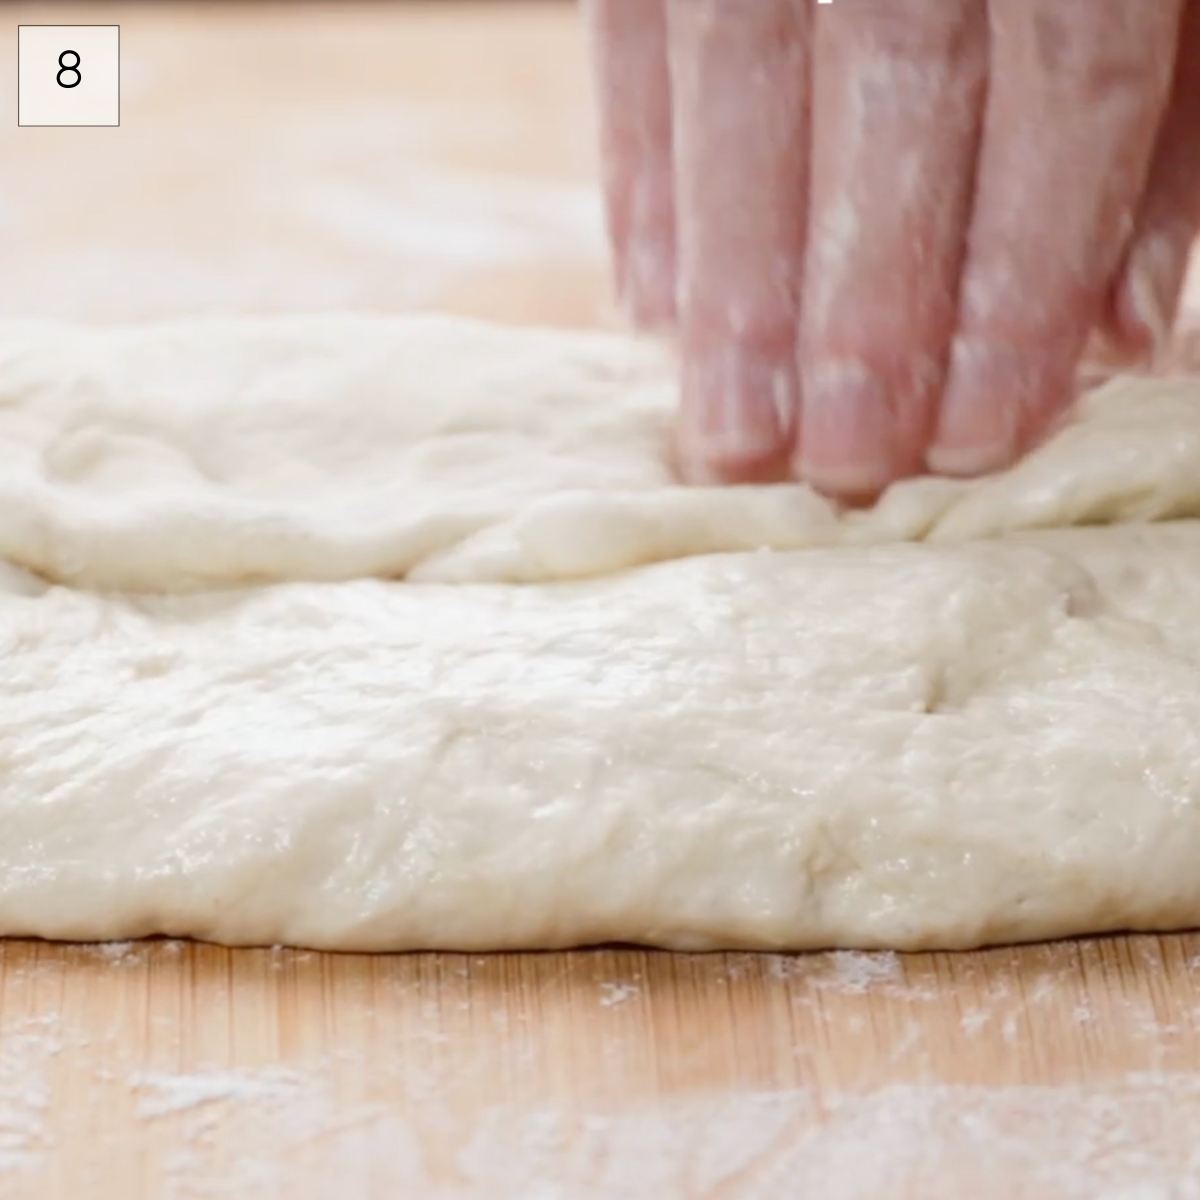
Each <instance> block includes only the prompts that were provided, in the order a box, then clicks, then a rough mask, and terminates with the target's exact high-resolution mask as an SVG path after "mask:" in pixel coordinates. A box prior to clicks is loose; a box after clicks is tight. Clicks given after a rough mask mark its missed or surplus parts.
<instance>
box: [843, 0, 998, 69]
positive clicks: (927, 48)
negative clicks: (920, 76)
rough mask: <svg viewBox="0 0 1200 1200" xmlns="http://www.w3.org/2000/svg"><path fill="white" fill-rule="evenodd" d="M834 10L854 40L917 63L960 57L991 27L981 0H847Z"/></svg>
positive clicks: (874, 49)
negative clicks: (986, 20)
mask: <svg viewBox="0 0 1200 1200" xmlns="http://www.w3.org/2000/svg"><path fill="white" fill-rule="evenodd" d="M828 12H829V14H830V17H831V19H832V22H838V23H840V24H841V25H842V32H843V33H844V36H845V37H847V38H848V39H850V40H851V41H853V42H854V43H856V44H858V45H861V46H863V47H864V48H865V49H869V50H870V51H871V52H873V53H875V54H880V55H883V56H886V57H887V58H890V59H896V60H901V61H911V62H915V63H923V62H945V61H947V60H952V59H956V58H960V57H962V56H963V55H964V54H965V53H967V52H968V51H969V50H970V49H971V48H973V47H975V46H977V45H979V42H980V35H981V34H982V33H983V32H984V31H985V28H986V26H985V16H986V14H985V10H984V8H983V6H982V5H981V4H980V3H979V2H978V0H936V2H935V3H933V4H930V3H929V2H928V0H842V5H841V7H840V8H839V6H837V5H831V6H830V7H829V9H828ZM835 12H836V14H837V15H836V16H835V15H834V14H835Z"/></svg>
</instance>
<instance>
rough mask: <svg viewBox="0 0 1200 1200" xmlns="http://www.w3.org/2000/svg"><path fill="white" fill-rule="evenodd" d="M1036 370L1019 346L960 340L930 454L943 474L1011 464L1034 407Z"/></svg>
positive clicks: (965, 473) (972, 473) (967, 473)
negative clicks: (1025, 416) (1024, 416)
mask: <svg viewBox="0 0 1200 1200" xmlns="http://www.w3.org/2000/svg"><path fill="white" fill-rule="evenodd" d="M1037 384H1038V378H1037V375H1036V372H1034V371H1032V370H1031V369H1030V367H1029V366H1028V363H1027V360H1025V359H1023V358H1022V356H1021V355H1019V354H1018V353H1017V352H1016V351H1015V350H1014V349H1012V348H1011V347H1008V346H996V345H993V344H991V343H987V342H980V341H974V340H970V339H964V338H960V339H959V340H958V341H956V342H955V343H954V347H953V349H952V351H951V356H950V372H949V375H948V377H947V383H946V390H945V394H944V397H943V400H942V412H941V417H940V419H939V422H938V427H937V432H936V434H935V435H934V439H933V444H932V445H931V446H930V448H929V452H928V453H927V454H926V456H925V461H926V463H927V464H928V466H929V469H930V470H931V471H932V472H934V474H937V475H955V476H965V477H971V476H975V475H986V474H988V473H989V472H991V471H996V470H999V469H1000V468H1002V467H1006V466H1008V465H1009V464H1010V463H1011V462H1012V460H1013V458H1014V457H1015V456H1016V451H1017V445H1018V438H1019V436H1020V431H1019V429H1018V422H1019V419H1020V414H1021V413H1022V412H1028V411H1031V410H1032V408H1033V405H1034V399H1035V394H1036V391H1037Z"/></svg>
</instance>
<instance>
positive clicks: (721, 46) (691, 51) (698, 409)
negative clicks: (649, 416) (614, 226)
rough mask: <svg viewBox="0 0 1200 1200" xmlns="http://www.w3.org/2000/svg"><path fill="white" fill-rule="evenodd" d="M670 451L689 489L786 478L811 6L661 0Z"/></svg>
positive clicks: (763, 0) (799, 1) (773, 0)
mask: <svg viewBox="0 0 1200 1200" xmlns="http://www.w3.org/2000/svg"><path fill="white" fill-rule="evenodd" d="M667 14H668V30H669V37H670V55H671V82H672V94H673V100H674V105H673V107H674V120H675V186H676V219H677V227H678V247H679V326H680V344H681V351H682V355H683V393H682V409H681V414H680V434H679V453H680V459H681V462H682V464H683V467H684V471H685V473H686V474H688V475H689V476H690V477H691V478H692V479H693V480H695V481H697V482H701V481H712V480H722V481H731V482H732V481H744V480H753V479H764V478H772V477H776V476H778V475H780V474H783V473H785V472H786V470H787V464H788V457H789V452H790V448H791V443H792V439H793V437H794V434H795V426H796V419H797V412H798V391H797V382H796V330H797V304H798V293H799V280H800V272H801V267H802V262H803V253H804V219H805V205H806V192H807V184H808V177H807V169H806V162H807V138H808V120H807V95H806V92H807V88H806V76H807V39H808V33H809V24H810V22H809V6H808V0H669V3H668V9H667Z"/></svg>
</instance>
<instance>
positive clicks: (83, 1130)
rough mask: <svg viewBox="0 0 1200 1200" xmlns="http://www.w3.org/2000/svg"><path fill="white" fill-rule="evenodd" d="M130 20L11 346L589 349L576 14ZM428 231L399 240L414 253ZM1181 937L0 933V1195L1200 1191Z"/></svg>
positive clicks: (1194, 965)
mask: <svg viewBox="0 0 1200 1200" xmlns="http://www.w3.org/2000/svg"><path fill="white" fill-rule="evenodd" d="M103 8H104V15H103V17H100V16H98V15H97V8H96V6H94V5H82V4H73V5H72V4H56V3H41V4H16V5H9V6H8V7H7V8H6V10H5V12H6V13H7V14H8V16H9V18H10V22H9V24H8V25H7V26H5V27H3V28H0V64H2V65H0V70H3V71H4V72H6V73H7V72H8V71H10V70H11V65H10V64H12V62H13V61H14V58H13V49H14V34H15V25H16V23H17V22H18V21H31V22H37V23H64V24H69V23H71V22H72V21H80V20H84V21H90V20H104V21H118V22H119V23H120V24H121V25H122V43H123V46H124V48H125V54H126V64H125V78H126V94H125V98H124V104H123V112H122V127H121V128H120V129H119V130H28V129H22V130H18V129H17V128H16V126H15V114H14V113H13V112H12V111H11V108H10V107H4V106H11V104H12V96H13V95H14V94H15V88H13V87H10V86H7V85H8V84H9V83H10V82H11V80H9V79H8V78H7V75H6V77H5V79H4V81H3V82H4V84H5V86H3V87H0V161H3V162H4V164H5V170H4V176H3V179H0V263H2V264H3V270H2V273H0V280H2V284H0V315H29V314H35V315H44V316H59V317H73V318H80V319H86V320H90V321H100V322H115V321H128V320H135V319H145V318H152V317H158V316H164V315H175V314H178V313H185V312H193V311H197V310H202V311H214V310H250V311H313V310H317V309H327V308H359V309H383V310H391V309H397V308H404V307H413V306H418V307H421V306H423V307H435V306H436V307H446V308H453V309H457V310H459V311H465V312H469V313H475V314H478V315H483V316H490V317H495V318H499V319H507V320H515V321H530V320H537V321H549V322H562V323H567V324H592V323H595V322H596V321H597V320H601V319H605V318H606V300H605V290H604V269H603V263H602V254H601V248H602V243H601V239H600V223H599V211H598V207H597V206H596V204H595V198H594V194H593V192H592V190H591V181H592V179H593V172H594V164H593V162H592V151H591V137H590V119H591V118H590V114H589V112H588V101H587V88H586V72H585V68H584V62H583V55H582V52H581V48H580V46H579V40H578V36H577V28H576V19H575V14H574V13H573V12H572V10H571V7H570V6H569V5H565V4H563V5H555V4H551V3H526V4H499V3H477V4H448V3H440V4H421V5H403V4H392V5H384V4H378V5H364V4H350V3H346V4H338V5H315V4H314V5H304V6H299V7H293V6H287V5H263V4H243V5H233V4H198V5H171V4H155V5H150V4H111V5H105V6H103ZM413 230H416V231H417V234H418V235H419V236H416V237H414V236H413V235H412V231H413ZM1198 983H1200V937H1196V936H1180V937H1171V938H1145V937H1139V938H1112V939H1104V940H1097V941H1086V942H1081V943H1077V944H1076V943H1067V944H1062V945H1055V946H1044V947H1027V948H1023V949H1015V950H996V951H990V952H987V953H980V954H965V955H932V956H914V957H905V958H899V957H896V956H891V955H872V956H866V955H853V954H843V955H816V956H805V957H799V958H787V957H775V956H753V955H710V956H691V955H669V954H658V953H646V952H639V951H626V950H598V951H590V952H580V953H574V954H555V955H544V956H535V955H521V956H494V957H492V956H489V957H474V956H453V955H411V956H381V957H360V956H326V955H319V954H313V953H307V952H293V951H287V950H274V951H269V950H264V951H229V950H224V949H221V948H218V947H212V946H193V945H185V944H181V943H176V942H151V943H144V944H137V945H129V946H116V947H70V946H52V945H46V944H38V943H7V944H4V943H0V1197H3V1198H4V1200H26V1198H33V1197H36V1198H37V1200H48V1198H54V1200H56V1198H59V1197H63V1198H66V1197H70V1198H71V1200H75V1198H77V1197H80V1196H87V1197H89V1200H92V1198H94V1200H151V1198H153V1200H172V1198H175V1197H178V1198H181V1200H183V1198H189V1197H211V1196H218V1197H237V1198H238V1200H243V1198H246V1200H256V1198H259V1197H262V1198H271V1200H274V1198H277V1197H278V1198H283V1197H287V1198H288V1200H309V1198H311V1200H318V1198H319V1200H326V1198H334V1197H337V1198H341V1197H354V1198H355V1200H375V1198H379V1200H384V1198H387V1200H391V1198H393V1197H407V1196H421V1197H432V1198H436V1200H451V1198H452V1200H476V1198H479V1200H484V1198H486V1200H510V1198H511V1200H566V1198H569V1200H593V1198H596V1200H599V1198H601V1197H603V1198H604V1200H641V1198H643V1197H644V1198H646V1200H651V1198H653V1200H694V1198H695V1200H698V1198H700V1197H705V1198H712V1200H722V1198H735V1197H736V1198H739V1200H743V1198H749V1200H758V1198H760V1197H761V1198H763V1200H768V1198H769V1200H779V1198H786V1197H805V1198H809V1197H821V1198H822V1200H867V1198H868V1197H870V1198H874V1197H879V1196H885V1195H886V1196H904V1197H911V1198H914V1200H916V1198H920V1200H928V1198H930V1197H954V1198H955V1200H957V1198H960V1197H972V1198H973V1200H975V1198H978V1200H990V1198H996V1200H1001V1198H1003V1200H1015V1198H1018V1197H1022V1198H1024V1197H1034V1198H1038V1200H1040V1198H1042V1197H1046V1198H1047V1200H1049V1198H1051V1197H1053V1198H1054V1200H1064V1198H1066V1200H1070V1198H1072V1197H1080V1198H1083V1197H1088V1198H1091V1197H1097V1196H1107V1197H1122V1198H1125V1200H1132V1198H1133V1197H1136V1198H1137V1200H1160V1198H1162V1200H1186V1198H1188V1197H1195V1196H1197V1195H1200V1137H1197V1131H1198V1130H1200V1074H1197V1071H1198V1068H1200V1048H1198V1038H1200V994H1198V991H1197V985H1198Z"/></svg>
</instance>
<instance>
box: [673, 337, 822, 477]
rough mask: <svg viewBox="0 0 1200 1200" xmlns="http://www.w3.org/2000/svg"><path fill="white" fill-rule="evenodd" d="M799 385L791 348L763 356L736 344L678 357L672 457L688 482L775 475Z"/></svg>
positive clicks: (787, 444)
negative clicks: (678, 403)
mask: <svg viewBox="0 0 1200 1200" xmlns="http://www.w3.org/2000/svg"><path fill="white" fill-rule="evenodd" d="M798 407H799V389H798V386H797V382H796V370H795V366H794V364H793V361H792V357H791V353H790V351H789V352H786V353H785V354H783V355H775V356H768V357H764V356H763V355H761V354H756V353H755V352H753V351H751V350H749V349H745V348H743V347H737V346H735V347H730V348H729V349H728V350H727V351H725V352H723V353H721V354H717V355H706V356H704V357H702V358H697V359H692V360H690V361H688V362H686V364H685V366H684V371H683V408H682V419H681V425H680V456H681V460H682V465H683V470H684V473H685V474H686V476H687V478H688V479H689V480H690V481H691V482H693V483H702V484H715V483H741V482H754V481H765V480H767V479H772V478H782V477H783V475H784V473H786V470H787V460H788V456H789V452H790V449H791V441H792V437H793V434H794V430H795V423H796V414H797V411H798Z"/></svg>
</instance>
